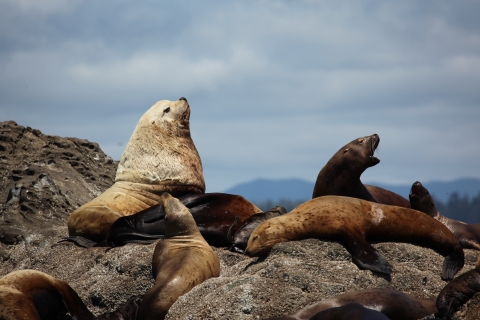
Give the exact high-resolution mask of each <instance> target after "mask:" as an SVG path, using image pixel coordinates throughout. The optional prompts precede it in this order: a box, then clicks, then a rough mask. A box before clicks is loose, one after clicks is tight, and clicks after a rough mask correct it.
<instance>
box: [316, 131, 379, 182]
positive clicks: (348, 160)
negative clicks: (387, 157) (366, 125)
mask: <svg viewBox="0 0 480 320" xmlns="http://www.w3.org/2000/svg"><path fill="white" fill-rule="evenodd" d="M379 143H380V137H379V136H378V134H372V135H371V136H365V137H360V138H357V139H355V140H353V141H351V142H349V143H348V144H346V145H345V146H343V147H342V148H340V150H338V151H337V152H336V153H335V154H334V155H333V157H332V158H330V160H329V161H328V162H327V164H326V165H325V167H324V168H323V169H322V170H324V171H325V170H327V171H328V172H330V173H334V174H335V175H337V174H340V173H341V172H344V173H346V174H348V175H349V176H358V177H360V175H361V174H362V173H363V172H364V171H365V170H366V169H367V168H369V167H373V166H374V165H376V164H377V163H379V162H380V159H378V158H377V157H375V155H374V154H375V150H376V149H377V147H378V144H379Z"/></svg>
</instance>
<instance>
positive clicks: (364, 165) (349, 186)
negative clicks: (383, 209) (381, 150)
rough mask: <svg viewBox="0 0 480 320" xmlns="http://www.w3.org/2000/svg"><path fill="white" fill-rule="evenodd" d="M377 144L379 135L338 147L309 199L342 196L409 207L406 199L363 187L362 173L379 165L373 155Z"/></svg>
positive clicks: (377, 188) (369, 187)
mask: <svg viewBox="0 0 480 320" xmlns="http://www.w3.org/2000/svg"><path fill="white" fill-rule="evenodd" d="M379 143H380V137H379V136H378V134H372V135H371V136H366V137H360V138H358V139H355V140H353V141H351V142H350V143H348V144H347V145H345V146H343V147H342V148H340V150H338V151H337V153H335V154H334V155H333V157H331V158H330V160H328V162H327V164H326V165H325V166H324V167H323V168H322V169H321V170H320V172H319V173H318V176H317V181H316V182H315V187H314V188H313V194H312V198H317V197H320V196H327V195H332V196H345V197H352V198H358V199H363V200H368V201H372V202H377V203H382V204H389V205H393V206H400V207H405V208H410V203H409V202H408V200H407V199H405V198H404V197H402V196H401V195H399V194H396V193H394V192H392V191H389V190H386V189H383V188H380V187H376V186H371V185H364V184H363V183H362V181H360V176H361V175H362V173H363V172H364V171H365V170H367V169H368V168H370V167H373V166H375V165H376V164H378V163H379V162H380V159H378V158H377V157H375V156H374V153H375V150H376V149H377V147H378V144H379Z"/></svg>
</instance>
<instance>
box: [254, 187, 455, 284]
mask: <svg viewBox="0 0 480 320" xmlns="http://www.w3.org/2000/svg"><path fill="white" fill-rule="evenodd" d="M306 238H318V239H323V240H331V241H338V242H339V243H341V244H342V245H343V246H344V247H345V249H346V250H347V251H348V252H349V253H350V254H351V255H352V261H353V262H354V263H355V264H356V265H357V266H358V267H359V268H361V269H368V270H372V271H376V272H381V273H386V274H390V273H392V267H391V265H390V264H389V263H388V262H387V260H386V259H385V258H384V257H383V256H381V255H380V254H379V253H378V252H377V251H376V250H375V249H374V248H373V247H372V246H371V245H370V243H369V242H406V243H411V244H415V245H419V246H422V247H426V248H431V249H433V250H435V251H436V252H437V253H439V254H441V255H442V256H444V257H445V260H444V263H443V269H442V279H452V278H453V276H454V275H455V274H456V273H457V271H458V270H460V269H461V268H462V267H463V264H464V253H463V249H462V246H461V245H460V243H459V242H458V240H457V238H455V236H454V235H453V234H452V233H451V232H450V230H448V229H447V227H445V226H444V225H443V224H441V223H440V222H438V221H437V220H435V219H432V218H431V217H429V216H427V215H426V214H423V213H421V212H419V211H416V210H413V209H409V208H403V207H397V206H389V205H382V204H378V203H373V202H370V201H365V200H361V199H355V198H350V197H339V196H323V197H319V198H315V199H312V200H310V201H307V202H305V203H303V204H301V205H299V206H298V207H296V208H295V209H293V210H292V211H291V212H289V213H287V214H284V215H282V216H279V217H276V218H272V219H269V220H267V221H265V222H262V223H261V224H260V225H259V226H258V227H257V228H256V229H255V230H254V231H253V233H252V234H251V236H250V239H249V240H248V245H247V249H246V250H245V252H246V253H247V254H248V255H250V256H261V255H265V254H267V253H268V252H269V251H270V249H271V248H272V247H273V245H274V244H276V243H279V242H284V241H292V240H302V239H306Z"/></svg>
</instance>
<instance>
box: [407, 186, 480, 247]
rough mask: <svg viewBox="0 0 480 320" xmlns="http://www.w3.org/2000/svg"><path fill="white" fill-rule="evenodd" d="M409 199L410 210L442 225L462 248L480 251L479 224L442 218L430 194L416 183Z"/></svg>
mask: <svg viewBox="0 0 480 320" xmlns="http://www.w3.org/2000/svg"><path fill="white" fill-rule="evenodd" d="M409 197H410V205H411V207H412V209H415V210H418V211H421V212H424V213H426V214H428V215H429V216H430V217H432V218H434V219H436V220H438V221H440V222H441V223H443V224H444V225H445V226H446V227H447V228H448V229H449V230H450V231H452V233H453V234H454V235H455V237H457V239H458V241H460V244H461V245H462V247H464V248H467V249H475V250H480V224H478V223H474V224H468V223H465V222H461V221H458V220H453V219H449V218H447V217H444V216H442V215H441V214H440V212H438V211H437V207H436V206H435V202H434V201H433V198H432V196H431V195H430V192H428V190H427V188H425V187H424V186H423V185H422V184H421V183H420V182H418V181H416V182H415V183H414V184H413V185H412V189H411V191H410V195H409Z"/></svg>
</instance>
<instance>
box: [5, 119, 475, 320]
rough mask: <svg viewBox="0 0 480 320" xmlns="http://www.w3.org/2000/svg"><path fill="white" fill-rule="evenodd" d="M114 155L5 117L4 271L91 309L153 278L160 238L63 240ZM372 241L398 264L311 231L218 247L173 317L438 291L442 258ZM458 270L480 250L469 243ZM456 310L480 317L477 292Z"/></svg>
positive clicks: (111, 167)
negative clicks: (209, 268)
mask: <svg viewBox="0 0 480 320" xmlns="http://www.w3.org/2000/svg"><path fill="white" fill-rule="evenodd" d="M116 166H117V162H114V161H112V159H111V158H109V157H108V156H106V155H105V154H104V153H103V152H102V151H101V150H100V148H99V146H98V144H96V143H92V142H89V141H87V140H82V139H77V138H61V137H55V136H48V135H44V134H42V133H41V132H40V131H39V130H36V129H31V128H28V127H27V128H25V127H22V126H19V125H17V124H16V123H15V122H13V121H8V122H3V123H0V261H1V263H0V276H3V275H5V274H7V273H9V272H11V271H14V270H20V269H35V270H40V271H43V272H46V273H48V274H50V275H52V276H54V277H57V278H59V279H62V280H65V281H67V282H68V283H69V284H70V285H71V286H72V288H73V289H74V290H76V291H77V292H78V294H79V295H80V297H81V298H82V300H83V301H84V302H85V304H86V305H87V307H88V308H89V309H90V310H91V311H92V312H93V313H95V314H97V315H99V314H101V313H105V312H109V311H114V310H116V309H117V308H119V307H120V306H121V305H122V304H123V303H124V302H125V301H127V300H128V298H130V297H131V296H134V295H140V294H143V293H145V291H146V290H148V289H149V288H150V287H151V286H152V285H153V280H152V278H151V260H152V254H153V250H154V247H155V244H151V245H136V244H129V245H126V246H124V247H121V248H113V249H111V250H106V249H105V248H89V249H84V248H79V247H76V246H74V245H72V244H69V243H58V242H59V241H60V240H61V239H62V238H63V237H65V236H67V235H68V230H67V219H68V216H69V214H70V213H71V212H72V211H73V210H74V209H76V208H77V207H78V206H80V205H82V204H83V203H86V202H87V201H90V200H91V199H93V198H94V197H95V196H97V195H98V194H100V193H101V192H103V191H104V190H105V189H106V188H108V187H109V186H110V185H111V184H113V180H114V175H115V169H116ZM375 247H376V248H377V249H378V250H379V251H380V253H381V254H382V255H384V256H385V257H386V258H387V260H388V261H389V262H390V263H391V264H392V266H393V269H394V272H393V274H392V275H391V277H385V276H383V275H380V274H374V273H372V272H371V271H367V270H359V269H358V268H357V266H356V265H354V264H353V263H352V262H351V256H350V254H348V252H347V251H346V250H345V249H344V248H343V247H342V246H341V245H339V244H338V243H335V242H324V241H319V240H315V239H309V240H304V241H294V242H288V243H280V244H277V245H276V246H274V248H273V250H272V251H271V253H270V254H269V255H268V256H267V257H265V258H249V257H247V256H245V255H242V254H238V253H232V252H230V251H227V250H225V249H223V248H214V249H215V252H216V253H217V255H218V256H219V258H220V263H221V274H220V276H219V277H218V278H214V279H209V280H207V281H205V282H204V283H202V284H201V285H198V286H196V287H195V288H193V289H192V290H191V291H190V292H189V293H187V294H185V295H184V296H182V297H180V298H179V299H178V301H177V302H176V303H175V304H174V305H173V306H172V308H171V309H170V311H169V313H168V315H167V319H171V320H173V319H265V318H268V317H272V316H280V315H284V314H288V313H292V312H295V311H297V310H298V309H300V308H302V307H304V306H306V305H309V304H312V303H315V302H317V301H319V300H322V299H325V298H329V297H332V296H335V295H338V294H341V293H344V292H347V291H354V290H360V289H366V288H375V287H389V288H394V289H398V290H401V291H403V292H405V293H408V294H411V295H413V296H416V297H430V296H436V295H438V293H439V292H440V290H441V289H442V288H443V287H444V286H445V284H446V282H444V281H442V280H441V279H440V273H441V268H442V263H443V257H442V256H440V255H438V254H437V253H435V252H434V251H433V250H430V249H425V248H421V247H417V246H413V245H409V244H396V243H382V244H377V245H375ZM465 254H466V264H465V267H464V268H463V269H462V270H461V271H460V273H463V272H466V271H468V270H470V269H472V268H473V266H474V264H475V261H476V259H477V255H478V252H476V251H473V250H466V251H465ZM454 319H462V320H463V319H480V294H479V295H477V296H475V297H474V298H473V299H472V300H471V301H470V302H468V303H467V304H466V305H465V306H464V308H463V309H462V310H460V311H459V312H457V313H456V314H455V317H454Z"/></svg>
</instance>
